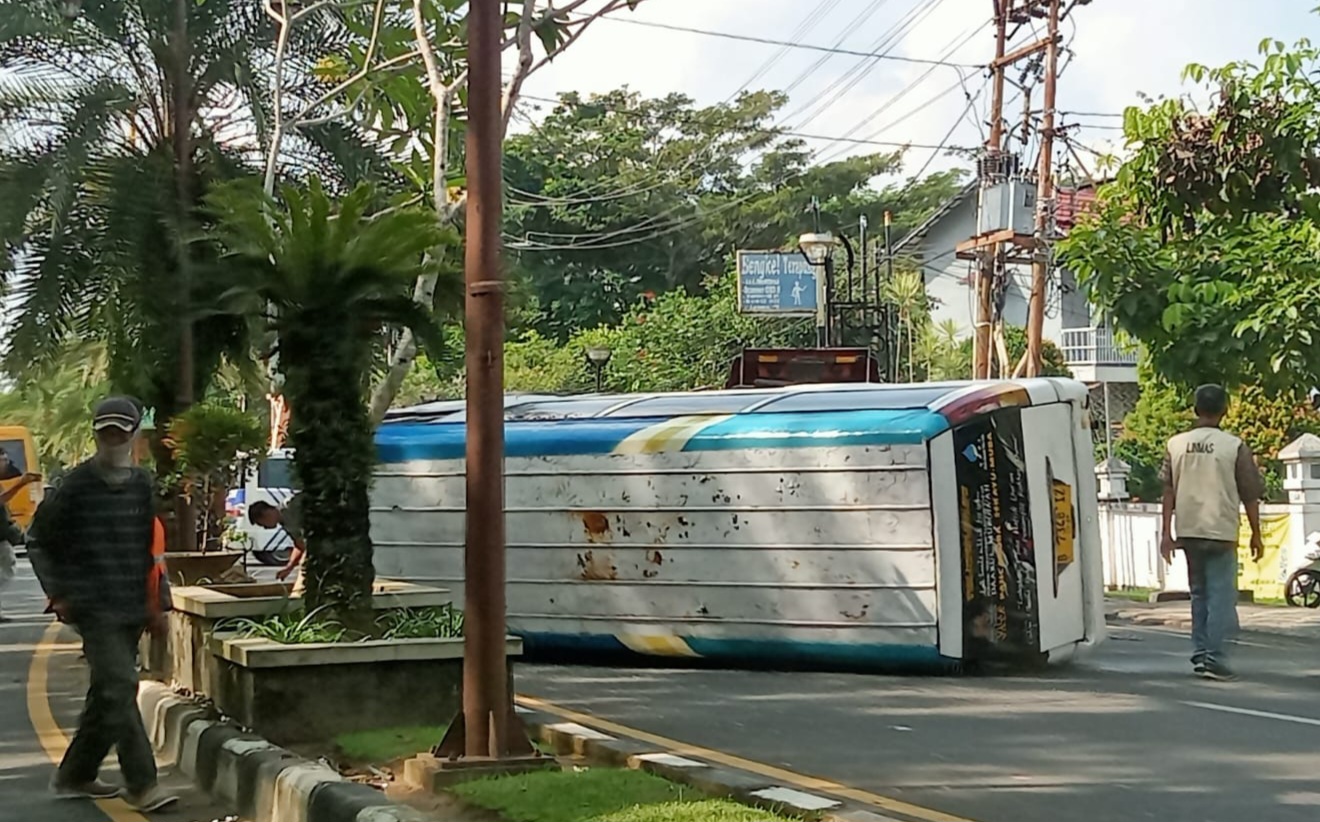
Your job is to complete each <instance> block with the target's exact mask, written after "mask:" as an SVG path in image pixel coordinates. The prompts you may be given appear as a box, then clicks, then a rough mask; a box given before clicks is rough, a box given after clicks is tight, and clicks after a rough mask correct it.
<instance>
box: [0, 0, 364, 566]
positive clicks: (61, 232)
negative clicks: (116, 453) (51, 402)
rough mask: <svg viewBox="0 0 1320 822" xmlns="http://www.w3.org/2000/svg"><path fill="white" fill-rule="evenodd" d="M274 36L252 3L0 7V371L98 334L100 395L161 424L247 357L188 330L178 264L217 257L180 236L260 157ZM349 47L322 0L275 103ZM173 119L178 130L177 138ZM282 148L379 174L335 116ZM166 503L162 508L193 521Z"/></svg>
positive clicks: (15, 0)
mask: <svg viewBox="0 0 1320 822" xmlns="http://www.w3.org/2000/svg"><path fill="white" fill-rule="evenodd" d="M180 9H182V10H183V11H182V13H184V14H186V26H185V27H183V28H186V35H187V36H186V40H185V39H183V38H182V37H181V36H180V34H179V31H178V30H177V29H176V24H177V23H178V15H179V14H180V13H181V12H180V11H179V10H180ZM276 31H277V26H276V24H275V23H274V22H273V21H272V20H271V19H270V17H269V16H268V15H267V14H266V13H265V12H264V10H263V8H262V4H261V3H260V2H257V1H256V0H206V2H204V3H198V2H183V3H180V2H178V0H84V1H83V2H82V3H81V4H78V3H59V2H46V1H45V0H0V191H4V193H5V197H4V198H3V199H2V200H0V243H3V246H4V253H3V254H0V276H3V278H4V283H3V284H4V287H5V288H6V290H8V291H9V292H11V293H12V294H14V295H15V296H16V298H17V299H16V303H15V305H16V306H17V309H18V310H17V315H16V317H15V318H14V322H13V325H12V329H11V336H10V339H9V345H8V346H7V350H6V351H5V352H4V355H5V356H4V363H3V364H4V369H5V370H6V371H7V372H8V373H10V374H12V375H21V374H22V373H23V372H24V371H25V370H27V369H30V368H32V367H33V366H34V364H36V363H42V362H48V361H50V360H52V359H53V358H55V357H56V356H58V354H59V352H60V350H61V347H62V346H63V345H64V341H65V340H67V339H69V338H71V337H72V338H78V339H92V340H99V341H102V342H103V343H104V344H105V347H106V352H107V355H108V360H109V372H108V373H109V378H110V382H111V384H112V386H113V388H114V389H115V390H117V391H121V392H124V393H128V394H132V395H134V396H136V397H138V398H139V399H141V400H142V401H143V403H144V404H145V405H146V406H147V407H150V408H154V409H155V412H156V419H157V420H158V422H159V423H160V425H159V426H158V431H164V430H165V429H166V427H167V424H168V421H169V420H170V419H171V418H172V417H173V416H174V415H175V414H176V413H177V412H179V411H181V410H182V409H183V406H184V405H186V404H187V403H188V402H189V401H190V400H191V399H192V398H193V397H200V396H204V395H205V394H206V390H207V387H208V385H209V383H210V381H211V379H212V378H213V376H214V374H215V371H216V369H217V367H218V366H219V364H220V362H221V361H222V358H223V357H225V356H226V355H228V356H229V357H230V358H231V359H233V360H235V361H237V360H241V359H244V358H246V357H247V356H248V351H249V345H248V341H247V339H246V338H245V336H244V333H243V331H244V327H243V325H242V323H240V322H237V321H236V320H235V318H232V317H224V316H210V317H208V318H206V319H205V320H201V321H197V322H195V323H194V306H193V305H191V303H192V301H193V298H194V295H195V290H194V288H193V287H192V284H193V280H194V278H193V277H192V276H191V275H189V274H188V272H189V271H191V270H192V269H193V268H199V269H200V268H205V267H206V264H207V261H208V258H213V257H214V253H215V250H214V249H213V248H211V247H209V246H207V245H206V244H204V243H192V242H189V240H190V238H191V237H192V236H193V235H194V233H195V231H196V230H197V229H198V228H205V225H204V223H203V219H204V214H203V213H202V210H201V203H202V200H203V198H204V196H205V193H206V191H207V190H208V189H209V188H211V187H212V186H214V185H216V184H217V183H220V182H223V181H225V180H231V179H234V178H237V177H241V176H244V175H246V174H251V173H255V172H257V171H258V170H259V169H260V168H261V167H262V165H263V163H264V155H265V152H266V148H267V145H268V143H269V131H270V130H271V122H272V120H273V117H272V112H273V99H274V96H273V91H272V90H273V87H274V83H273V80H274V77H273V69H274V65H275V60H274V54H273V52H274V43H275V40H276ZM351 37H352V35H351V33H350V32H349V31H348V27H347V26H346V25H345V23H344V21H343V19H342V17H341V14H340V12H339V11H338V10H337V9H336V8H335V7H334V5H333V4H327V5H326V6H325V7H324V8H323V9H321V10H319V11H317V12H315V13H310V14H309V15H308V16H307V18H306V19H304V20H303V21H302V22H301V23H300V24H299V26H298V27H297V28H296V30H295V31H294V32H293V34H292V37H291V39H290V42H289V44H288V49H287V57H286V58H285V59H284V60H283V71H282V72H281V75H282V78H283V82H282V83H281V88H282V92H283V94H282V97H281V101H282V103H281V104H282V107H284V108H293V107H297V106H301V105H304V104H305V103H306V102H307V101H309V100H314V99H316V97H317V95H318V94H319V93H320V92H321V91H322V86H321V85H320V81H318V80H317V79H316V76H315V65H316V62H317V61H318V60H320V59H322V58H324V57H326V56H327V55H334V54H341V53H344V52H345V49H346V48H347V43H348V42H349V40H350V38H351ZM180 43H186V46H187V48H186V53H187V55H188V58H187V60H186V63H185V62H184V61H181V60H180V59H179V56H178V55H179V53H180V52H179V51H178V50H176V46H178V45H179V44H180ZM181 64H183V65H181ZM180 92H181V93H180ZM178 97H183V98H184V99H186V100H187V104H186V106H185V108H186V109H187V110H186V111H183V112H179V111H178V109H179V108H180V107H179V106H177V105H176V100H177V99H178ZM179 123H186V124H187V127H188V129H189V133H188V134H187V139H186V140H182V141H179V142H178V143H177V144H176V142H175V136H176V133H177V131H178V129H177V128H176V126H177V125H178V124H179ZM282 145H283V146H284V151H283V155H282V159H283V162H282V163H281V166H282V167H284V168H286V169H288V170H289V171H290V172H291V174H293V175H294V176H295V177H297V176H306V175H307V174H308V173H309V172H312V171H315V172H318V173H320V174H321V175H323V176H325V177H326V178H327V179H333V180H334V181H335V184H336V185H340V186H346V185H350V184H351V183H353V182H355V181H356V179H357V176H358V175H363V174H373V175H380V176H387V175H389V174H390V172H389V166H388V163H387V162H386V161H385V160H384V159H383V156H382V155H381V154H380V153H379V152H378V151H377V150H376V149H375V148H373V147H371V146H370V145H369V142H368V141H367V140H366V139H365V138H363V137H362V136H361V135H360V134H358V133H356V132H355V131H354V130H353V128H352V127H351V126H348V125H344V124H341V123H338V122H327V123H324V124H321V125H315V126H309V127H308V128H305V129H302V130H300V131H299V132H297V133H296V134H294V135H290V137H289V139H288V140H286V141H284V142H283V143H282ZM337 169H339V170H342V171H336V170H337ZM184 249H190V253H189V256H184V255H185V253H188V252H185V251H184ZM185 330H191V332H192V336H193V344H192V345H191V346H189V347H188V349H186V350H185V349H184V347H183V346H181V345H180V342H179V341H180V340H181V338H182V337H183V334H184V332H185ZM189 366H191V367H189ZM184 374H191V377H190V379H189V380H187V381H186V382H185V381H184V379H183V375H184ZM188 384H191V386H192V390H191V391H187V390H186V386H187V385H188ZM153 452H154V455H155V458H156V461H157V466H158V468H159V469H160V470H159V473H160V475H161V476H169V475H171V474H172V469H173V465H172V458H171V456H170V452H169V449H168V448H165V447H164V446H163V445H162V444H161V443H160V442H159V439H158V438H157V441H155V442H154V443H153ZM174 493H175V495H176V497H177V499H178V501H177V502H176V505H178V507H177V508H176V511H177V512H179V513H190V511H189V509H188V508H187V505H186V503H184V502H183V501H182V497H181V496H178V493H177V489H174ZM177 533H185V532H183V531H180V532H177ZM183 544H185V545H187V544H188V543H187V541H186V540H185V541H184V543H183Z"/></svg>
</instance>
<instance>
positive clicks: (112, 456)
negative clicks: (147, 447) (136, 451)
mask: <svg viewBox="0 0 1320 822" xmlns="http://www.w3.org/2000/svg"><path fill="white" fill-rule="evenodd" d="M97 453H98V454H100V456H101V459H102V460H104V461H105V463H106V464H107V465H109V466H110V467H111V468H132V467H133V440H129V441H128V442H125V443H121V444H119V445H104V444H100V445H98V446H97Z"/></svg>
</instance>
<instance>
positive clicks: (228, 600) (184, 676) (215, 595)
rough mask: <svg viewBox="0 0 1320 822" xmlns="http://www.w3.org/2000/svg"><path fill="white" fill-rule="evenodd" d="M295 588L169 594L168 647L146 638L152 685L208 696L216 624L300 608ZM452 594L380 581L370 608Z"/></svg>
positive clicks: (441, 601)
mask: <svg viewBox="0 0 1320 822" xmlns="http://www.w3.org/2000/svg"><path fill="white" fill-rule="evenodd" d="M292 590H293V585H292V583H280V582H275V583H250V584H238V585H207V586H190V587H176V588H173V589H171V595H172V596H171V602H172V604H173V606H174V610H173V611H172V612H171V613H170V615H169V622H170V630H169V634H168V635H167V637H166V638H165V640H164V641H160V640H154V639H152V638H151V637H144V638H143V640H142V646H141V649H140V650H141V654H140V658H141V660H142V663H143V666H144V669H145V671H144V673H145V674H146V676H147V677H148V678H150V679H154V680H156V681H158V682H165V683H169V684H172V685H174V686H175V687H177V688H181V689H183V690H185V691H187V692H189V693H194V694H205V695H207V696H211V694H210V693H209V692H208V691H207V686H208V685H207V684H208V683H210V682H214V681H215V680H216V676H217V662H216V657H215V656H214V655H213V654H212V653H211V651H210V650H209V648H208V643H209V642H210V639H211V634H212V633H214V632H215V627H216V624H217V623H220V622H222V621H224V620H226V619H235V618H242V617H246V618H248V619H258V620H259V619H262V618H263V617H268V616H273V615H275V614H279V613H284V612H287V611H294V610H297V609H298V608H300V607H301V606H302V601H301V597H294V596H292V595H291V592H292ZM450 602H451V598H450V596H449V592H448V591H447V590H445V589H443V588H429V587H426V586H424V585H414V584H412V583H408V582H396V581H394V580H388V579H378V580H376V584H375V588H374V592H373V595H372V604H373V606H374V607H375V608H376V610H378V611H385V610H390V609H394V608H429V607H437V606H441V605H448V604H449V603H450Z"/></svg>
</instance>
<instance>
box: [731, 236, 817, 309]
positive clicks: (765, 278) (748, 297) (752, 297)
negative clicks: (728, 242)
mask: <svg viewBox="0 0 1320 822" xmlns="http://www.w3.org/2000/svg"><path fill="white" fill-rule="evenodd" d="M738 310H739V311H741V312H742V313H744V314H777V315H779V316H783V317H811V316H814V315H815V313H816V268H815V266H813V265H812V264H811V263H810V262H808V261H807V258H806V257H804V256H803V255H802V252H800V251H739V252H738Z"/></svg>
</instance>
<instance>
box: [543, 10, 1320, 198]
mask: <svg viewBox="0 0 1320 822" xmlns="http://www.w3.org/2000/svg"><path fill="white" fill-rule="evenodd" d="M1316 4H1317V0H1253V2H1242V0H1092V2H1090V4H1089V5H1085V6H1078V7H1077V8H1075V9H1074V10H1073V12H1072V14H1071V15H1070V20H1071V22H1066V23H1065V24H1064V27H1063V34H1064V40H1065V43H1067V44H1068V47H1069V49H1070V50H1071V52H1072V53H1073V56H1072V58H1071V59H1070V60H1068V62H1067V64H1066V68H1065V70H1064V73H1063V75H1062V77H1061V79H1060V82H1059V91H1058V108H1059V110H1060V111H1064V112H1077V113H1076V114H1073V113H1069V114H1066V115H1064V120H1063V122H1066V123H1076V124H1080V126H1079V128H1078V129H1077V130H1075V131H1072V132H1070V133H1071V134H1072V136H1073V139H1074V141H1075V142H1076V143H1077V144H1078V145H1079V148H1078V149H1077V153H1078V156H1079V157H1080V159H1081V161H1082V163H1083V164H1085V165H1084V166H1083V169H1082V170H1084V171H1088V172H1092V173H1095V172H1096V171H1097V170H1096V169H1095V168H1094V166H1092V165H1091V164H1092V163H1093V162H1094V159H1095V158H1094V155H1092V154H1091V153H1090V150H1094V151H1098V152H1100V153H1102V154H1107V153H1111V152H1116V151H1117V152H1120V153H1121V133H1120V132H1119V131H1118V129H1117V127H1118V125H1119V123H1120V122H1121V121H1120V120H1119V119H1118V118H1117V117H1115V116H1113V115H1116V114H1120V113H1121V112H1122V111H1123V109H1124V108H1125V107H1126V106H1128V105H1132V104H1136V103H1138V102H1139V101H1140V98H1139V96H1138V95H1139V94H1145V95H1149V96H1153V97H1158V96H1172V95H1178V94H1181V93H1184V92H1187V91H1189V90H1190V88H1189V87H1188V86H1185V85H1184V84H1183V83H1182V82H1181V73H1182V68H1183V67H1184V66H1185V65H1186V64H1188V63H1191V62H1199V63H1203V64H1207V65H1221V64H1224V63H1227V62H1230V61H1235V60H1243V59H1254V58H1255V57H1256V55H1257V54H1258V47H1259V44H1260V42H1261V40H1262V39H1264V38H1266V37H1274V38H1277V39H1281V40H1283V41H1285V42H1287V43H1289V44H1291V43H1292V42H1294V41H1295V40H1297V39H1298V38H1300V37H1311V38H1313V39H1315V40H1317V41H1320V16H1316V15H1315V14H1313V13H1311V11H1310V9H1312V8H1314V7H1315V6H1316ZM992 8H993V6H992V2H991V0H642V2H641V4H640V5H639V6H638V7H637V9H636V10H634V11H631V12H619V13H617V14H616V15H614V16H616V17H618V18H620V19H619V21H617V22H616V21H615V20H612V19H605V20H602V21H600V22H599V23H597V24H596V25H595V27H594V28H592V29H591V30H590V31H589V32H588V33H587V34H586V35H584V36H583V38H582V39H581V41H579V42H578V43H575V44H574V45H573V46H572V47H571V48H570V49H569V50H566V51H565V52H564V53H563V54H562V55H560V56H559V57H558V58H557V59H556V60H555V61H554V62H553V63H551V64H550V65H548V66H547V67H546V68H545V69H543V70H542V71H541V72H540V73H538V74H537V75H535V76H534V77H533V78H531V80H529V82H528V84H527V87H526V91H527V93H528V94H531V95H535V96H541V97H554V96H555V95H556V94H558V93H560V92H565V91H579V92H604V91H608V90H611V89H614V88H618V87H620V86H628V87H630V88H632V89H634V90H635V91H637V92H639V93H642V94H644V95H647V96H660V95H664V94H668V93H671V92H681V93H684V94H687V95H689V96H691V97H692V98H694V99H695V100H697V101H698V102H699V103H702V104H713V103H719V102H722V101H724V100H726V99H728V98H729V97H730V96H731V95H733V94H735V93H736V92H737V91H738V90H739V89H740V88H741V87H742V86H743V84H744V83H745V82H746V81H748V80H752V81H753V82H752V84H751V85H750V86H749V88H751V89H759V88H766V89H771V88H778V89H783V88H787V87H789V86H790V85H791V84H794V83H795V82H796V83H797V85H796V87H795V88H794V89H793V91H792V93H791V98H792V99H791V103H790V104H789V106H788V107H787V108H786V110H785V112H786V113H787V114H788V115H789V116H787V117H785V118H784V121H783V123H782V124H783V125H785V126H786V127H787V128H790V129H792V130H794V131H799V132H804V133H809V134H820V135H825V136H828V137H831V138H838V137H840V136H843V135H851V136H853V137H857V138H864V139H874V140H886V141H895V142H913V143H924V144H929V145H931V146H939V145H951V146H976V145H979V144H981V143H982V142H983V141H984V123H985V121H986V119H987V117H986V111H987V108H988V104H989V98H990V94H989V89H988V88H987V87H986V75H985V72H984V70H977V69H974V68H973V69H966V70H964V74H965V81H964V80H960V78H959V75H958V73H957V71H956V70H955V69H953V68H949V67H943V66H940V67H935V68H934V69H933V70H931V67H930V66H926V65H918V64H912V63H903V62H897V61H888V60H882V61H877V60H870V59H866V58H859V57H852V56H843V55H827V54H822V53H819V52H814V51H808V50H805V49H796V48H793V49H781V48H780V47H778V46H773V45H763V44H758V43H746V42H736V41H731V40H726V39H721V38H716V37H711V36H706V35H701V34H692V33H686V32H676V31H668V30H662V29H656V28H651V27H644V26H639V25H636V24H635V23H631V22H625V21H643V22H650V23H663V24H666V25H673V26H682V27H689V28H699V29H707V30H711V31H718V32H728V33H735V34H739V35H747V36H753V37H762V38H771V39H775V40H791V41H793V42H796V43H803V44H810V45H817V46H826V47H835V48H844V49H850V50H855V51H860V52H863V53H870V52H872V51H874V50H875V49H876V47H877V45H878V44H879V43H881V42H886V43H887V45H886V46H885V49H886V50H887V51H888V53H889V54H891V55H895V56H902V57H909V58H924V59H941V60H945V61H949V62H958V63H967V64H971V65H984V64H985V63H986V62H988V61H989V59H990V58H991V57H992V56H993V54H994V35H993V28H992V27H991V25H990V18H991V14H992ZM904 21H908V22H909V23H910V25H908V26H906V27H905V28H903V29H902V30H901V36H900V37H894V36H893V34H892V32H893V30H894V27H895V26H896V25H900V24H902V23H903V22H904ZM1042 30H1043V29H1042ZM886 36H889V37H890V39H889V40H888V41H885V39H884V38H885V37H886ZM1032 39H1035V38H1034V37H1033V36H1032V35H1031V34H1030V33H1029V32H1025V33H1023V34H1021V35H1019V38H1018V41H1017V42H1021V43H1026V42H1029V41H1030V40H1032ZM960 43H962V44H963V45H961V46H959V44H960ZM890 49H892V50H890ZM776 57H778V59H774V58H776ZM821 58H825V59H824V60H823V61H822V60H821ZM771 60H773V62H772V63H771V64H770V65H769V66H768V70H766V71H764V72H763V73H762V74H761V76H760V77H759V78H755V79H753V77H754V75H755V74H756V73H757V72H758V71H759V70H761V69H762V68H763V67H766V64H767V62H768V61H771ZM862 67H864V68H869V69H870V70H869V71H863V70H859V69H860V68H862ZM859 75H860V76H859ZM923 75H924V76H923ZM854 81H855V82H854ZM964 82H965V87H966V89H967V91H969V92H970V93H971V94H972V95H973V98H974V99H973V102H972V112H969V111H968V100H967V97H966V96H965V95H964V93H963V83H964ZM900 94H901V95H902V96H897V95H900ZM941 95H943V96H941ZM1007 96H1008V100H1009V101H1010V104H1009V105H1007V106H1006V113H1007V115H1008V116H1009V118H1010V120H1020V118H1021V110H1022V102H1021V99H1020V97H1017V93H1016V92H1014V91H1013V90H1012V89H1011V87H1010V91H1009V93H1008V95H1007ZM1015 98H1016V99H1015ZM1040 99H1041V93H1040V91H1039V89H1038V90H1037V91H1036V92H1035V104H1036V107H1037V108H1038V107H1039V105H1040ZM538 105H540V107H541V108H542V109H544V108H545V106H544V104H537V103H535V102H528V103H527V104H525V106H524V111H526V112H527V113H528V114H529V115H530V116H531V117H533V118H536V117H538V116H541V115H540V114H538V113H537V111H536V109H535V107H536V106H538ZM795 110H796V111H795ZM1083 114H1085V116H1083ZM1097 114H1098V115H1109V116H1095V115H1097ZM946 138H947V139H946ZM809 145H811V147H812V148H813V149H816V150H817V151H818V152H819V153H818V155H817V156H818V157H819V158H820V159H822V160H829V159H834V158H837V157H842V156H847V155H848V154H854V153H868V152H871V151H882V150H888V149H886V148H884V147H881V146H875V145H858V144H848V143H842V142H838V141H837V140H835V141H826V140H812V141H809ZM1028 160H1031V158H1030V157H1029V158H1028ZM904 165H905V167H904V172H903V173H904V174H905V175H913V174H917V173H919V172H920V171H922V170H923V169H925V170H926V171H935V170H940V169H944V168H949V167H953V166H958V165H964V166H965V165H967V162H966V161H965V160H960V159H958V158H957V157H950V156H948V155H947V154H946V153H945V152H939V151H934V150H932V149H915V148H914V149H911V150H909V152H908V154H907V156H906V158H905V164H904Z"/></svg>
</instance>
